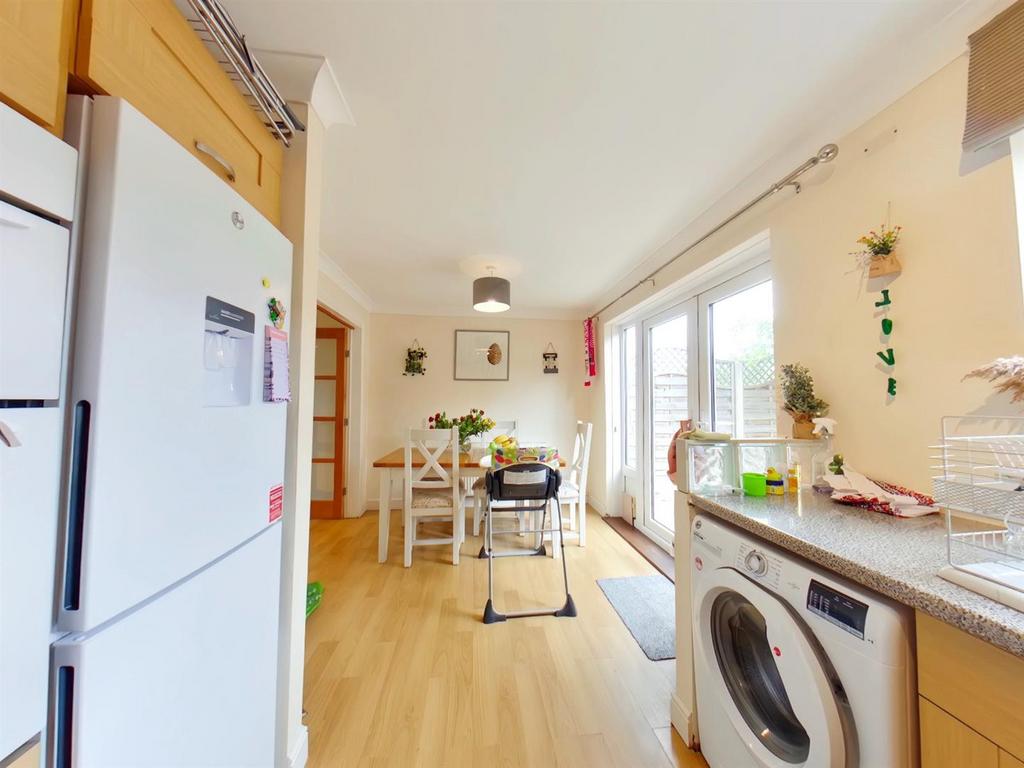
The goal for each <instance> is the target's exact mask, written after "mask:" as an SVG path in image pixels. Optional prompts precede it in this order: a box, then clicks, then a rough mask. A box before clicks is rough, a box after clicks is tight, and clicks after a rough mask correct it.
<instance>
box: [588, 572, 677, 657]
mask: <svg viewBox="0 0 1024 768" xmlns="http://www.w3.org/2000/svg"><path fill="white" fill-rule="evenodd" d="M597 585H598V586H599V587H600V588H601V590H602V591H603V592H604V596H605V597H607V598H608V602H609V603H611V604H612V608H614V609H615V612H616V613H618V614H619V618H621V619H622V623H623V624H625V625H626V628H627V629H628V630H629V631H630V633H631V634H632V635H633V637H634V638H635V639H636V641H637V643H638V644H639V645H640V648H641V649H642V650H643V652H644V653H646V654H647V658H649V659H651V661H663V660H665V659H674V658H675V657H676V590H675V585H674V584H673V583H672V582H671V581H669V580H668V579H666V578H665V577H664V576H662V575H661V574H656V575H654V576H625V577H623V578H618V579H598V580H597Z"/></svg>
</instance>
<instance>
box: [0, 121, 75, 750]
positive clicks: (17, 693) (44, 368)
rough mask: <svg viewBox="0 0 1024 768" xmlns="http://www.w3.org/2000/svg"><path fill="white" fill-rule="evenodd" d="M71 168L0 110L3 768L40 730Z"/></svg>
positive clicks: (54, 147)
mask: <svg viewBox="0 0 1024 768" xmlns="http://www.w3.org/2000/svg"><path fill="white" fill-rule="evenodd" d="M77 157H78V156H77V153H76V152H75V150H74V149H72V148H71V147H70V146H68V145H66V144H64V143H63V142H62V141H60V140H59V139H57V138H56V137H55V136H52V135H50V134H49V133H47V132H46V131H45V130H43V129H42V128H40V127H39V126H37V125H34V124H33V123H31V122H30V121H29V120H28V119H26V118H24V117H22V116H21V115H19V114H17V113H16V112H14V111H13V110H11V109H10V108H9V107H7V106H6V105H4V104H0V194H2V195H3V197H4V200H0V764H6V758H7V757H8V756H9V755H10V754H11V753H12V752H13V751H14V750H17V749H19V748H20V747H22V746H23V745H25V744H26V743H27V742H30V741H33V740H34V739H35V738H36V737H37V735H38V734H40V733H41V732H44V731H45V730H46V714H47V710H46V692H47V677H48V675H49V645H50V639H51V635H50V631H51V629H52V626H53V600H54V581H55V577H54V564H55V561H56V555H57V548H58V545H57V539H58V534H57V529H58V525H57V518H58V509H59V502H58V497H59V491H60V463H61V423H62V417H63V413H64V412H63V410H62V408H61V405H62V404H61V401H60V395H61V382H62V377H61V356H62V352H63V345H64V316H65V296H66V288H67V279H68V255H69V254H68V241H69V237H68V230H67V228H66V227H65V226H63V225H61V224H59V223H57V222H56V221H54V220H55V219H56V220H66V219H69V218H70V217H71V215H72V200H73V199H74V188H75V176H76V162H77Z"/></svg>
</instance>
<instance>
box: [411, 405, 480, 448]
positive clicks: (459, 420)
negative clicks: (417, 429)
mask: <svg viewBox="0 0 1024 768" xmlns="http://www.w3.org/2000/svg"><path fill="white" fill-rule="evenodd" d="M427 423H428V424H430V428H431V429H451V428H452V427H458V430H459V451H460V452H461V453H469V439H470V438H471V437H474V436H475V435H482V434H484V433H485V432H489V431H490V430H492V429H494V420H493V419H491V418H490V417H488V416H486V415H485V414H484V411H483V409H482V408H473V409H471V410H470V412H469V413H467V414H466V415H465V416H456V417H455V418H453V419H450V418H448V414H447V413H445V412H444V411H440V412H438V413H435V414H434V415H433V416H428V417H427Z"/></svg>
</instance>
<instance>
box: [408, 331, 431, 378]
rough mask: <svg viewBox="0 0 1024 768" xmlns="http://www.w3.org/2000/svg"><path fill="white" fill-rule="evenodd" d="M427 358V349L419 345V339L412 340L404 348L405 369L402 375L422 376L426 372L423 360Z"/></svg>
mask: <svg viewBox="0 0 1024 768" xmlns="http://www.w3.org/2000/svg"><path fill="white" fill-rule="evenodd" d="M426 359H427V350H425V349H424V348H423V347H421V346H420V342H419V339H413V340H412V346H411V347H409V348H408V349H407V350H405V371H403V372H402V375H403V376H422V375H423V374H425V373H426V372H427V369H426V368H424V367H423V361H424V360H426Z"/></svg>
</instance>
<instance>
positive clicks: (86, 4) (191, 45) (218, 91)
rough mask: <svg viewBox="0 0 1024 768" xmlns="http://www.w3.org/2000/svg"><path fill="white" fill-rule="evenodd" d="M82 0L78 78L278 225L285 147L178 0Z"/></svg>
mask: <svg viewBox="0 0 1024 768" xmlns="http://www.w3.org/2000/svg"><path fill="white" fill-rule="evenodd" d="M3 1H4V2H6V0H3ZM30 1H31V0H30ZM80 1H81V11H80V15H79V22H78V37H77V45H76V50H75V60H74V73H75V75H76V77H77V78H79V79H80V80H81V81H82V82H84V83H86V84H87V85H88V86H89V87H90V88H91V89H94V90H95V91H96V92H97V93H105V94H110V95H112V96H120V97H123V98H125V99H126V100H128V101H129V102H131V104H132V105H134V106H135V107H136V108H137V109H138V110H139V111H140V112H142V113H143V114H144V115H146V116H147V117H148V118H149V119H150V120H152V121H153V122H154V123H156V124H157V125H159V126H160V127H161V128H163V129H164V130H165V131H167V133H168V134H170V135H171V136H172V137H173V138H174V139H176V140H177V141H178V142H179V143H181V144H182V145H183V146H184V147H185V148H186V149H188V150H189V151H190V152H192V153H193V154H194V155H195V156H196V157H198V158H199V159H200V160H201V161H202V162H203V163H205V164H206V166H207V167H208V168H210V170H212V171H213V172H214V173H216V174H217V175H218V176H220V177H221V179H223V180H224V181H225V183H227V184H230V185H231V186H233V187H234V188H235V189H237V190H238V192H239V193H240V194H241V195H242V196H243V197H245V198H246V199H247V200H249V202H251V203H252V204H253V206H254V207H255V208H257V209H258V210H259V211H260V212H261V213H262V214H263V215H264V216H266V217H267V218H268V219H269V220H270V221H272V222H273V223H274V224H278V223H279V221H280V194H281V169H282V165H283V162H284V154H283V147H282V145H281V144H280V143H278V141H277V140H276V139H274V138H273V137H272V136H271V135H270V133H269V132H268V130H267V128H266V127H265V126H264V125H263V123H262V122H261V120H260V119H259V118H258V117H257V115H256V113H255V112H254V111H253V109H252V108H251V107H250V106H249V105H248V104H247V103H246V101H245V99H244V98H243V97H242V95H241V94H240V93H239V92H238V90H237V88H236V87H235V85H234V84H233V83H232V82H231V80H230V79H229V78H228V77H227V75H226V74H225V73H224V72H223V71H222V70H221V68H220V65H218V64H217V62H216V61H215V60H214V58H213V57H212V56H211V55H210V53H209V51H208V50H207V49H206V47H205V46H204V45H203V44H202V42H201V41H200V40H199V37H198V36H197V35H196V33H195V32H194V31H193V30H192V28H191V27H190V26H189V24H188V22H186V21H185V19H184V18H183V17H182V15H181V14H180V13H179V12H178V10H177V9H176V8H175V6H174V3H173V2H172V0H80Z"/></svg>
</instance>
